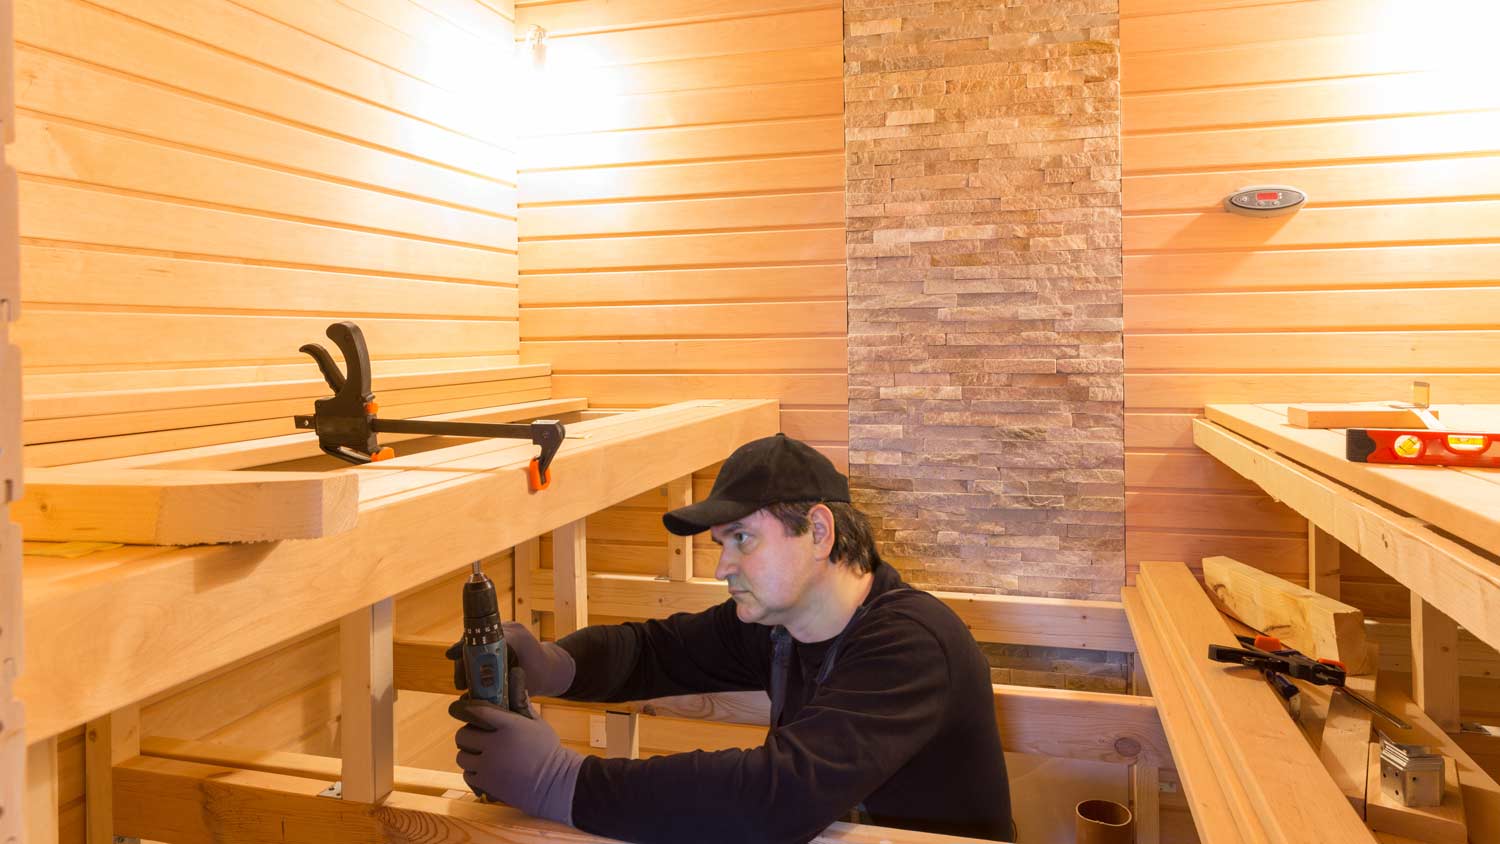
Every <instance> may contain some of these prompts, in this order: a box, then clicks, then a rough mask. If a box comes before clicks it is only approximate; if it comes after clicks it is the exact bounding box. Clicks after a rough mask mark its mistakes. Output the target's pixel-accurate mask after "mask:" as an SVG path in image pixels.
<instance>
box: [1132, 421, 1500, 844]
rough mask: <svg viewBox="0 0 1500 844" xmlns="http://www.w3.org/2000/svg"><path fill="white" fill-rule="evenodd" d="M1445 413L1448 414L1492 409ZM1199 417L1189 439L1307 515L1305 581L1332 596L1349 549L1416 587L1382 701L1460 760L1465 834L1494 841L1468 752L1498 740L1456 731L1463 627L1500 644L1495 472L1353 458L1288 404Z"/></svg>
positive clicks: (1498, 802) (1499, 504)
mask: <svg viewBox="0 0 1500 844" xmlns="http://www.w3.org/2000/svg"><path fill="white" fill-rule="evenodd" d="M1443 410H1444V418H1445V419H1450V420H1453V419H1458V418H1459V417H1460V416H1462V415H1463V414H1465V413H1468V414H1473V413H1476V412H1479V413H1486V412H1488V413H1489V414H1490V415H1491V416H1493V414H1494V412H1495V411H1496V410H1497V408H1494V407H1479V408H1476V407H1472V406H1471V407H1467V408H1463V407H1453V408H1444V409H1443ZM1206 415H1207V418H1206V419H1199V420H1195V421H1194V423H1193V440H1194V443H1195V444H1197V445H1198V446H1199V447H1200V448H1202V449H1203V450H1205V451H1207V452H1208V453H1209V454H1212V455H1213V456H1214V457H1216V458H1218V459H1219V460H1220V461H1221V462H1223V463H1224V464H1225V465H1227V466H1229V467H1230V468H1231V469H1233V470H1235V471H1236V472H1238V473H1239V474H1241V475H1243V476H1244V477H1246V478H1247V479H1249V480H1251V481H1252V482H1254V483H1255V484H1257V485H1258V486H1260V487H1261V488H1262V489H1263V490H1264V491H1265V492H1266V493H1267V494H1269V495H1270V496H1271V497H1272V498H1275V499H1277V500H1279V501H1282V502H1283V503H1285V504H1286V505H1287V506H1289V507H1291V508H1292V509H1293V510H1296V511H1297V512H1298V513H1299V514H1301V515H1302V516H1304V517H1305V518H1307V520H1308V523H1309V561H1308V562H1309V567H1308V584H1309V587H1310V588H1312V589H1314V590H1316V591H1318V592H1322V593H1324V594H1332V595H1334V596H1336V595H1337V590H1338V586H1337V584H1338V554H1339V553H1340V551H1341V547H1340V546H1347V547H1348V548H1349V549H1351V550H1353V551H1354V552H1356V553H1358V554H1360V555H1361V556H1363V557H1364V558H1366V559H1368V560H1369V561H1370V562H1371V563H1373V564H1374V565H1375V566H1376V567H1378V568H1380V569H1381V570H1382V571H1384V572H1386V573H1387V574H1389V575H1390V576H1391V577H1393V578H1394V579H1395V580H1397V581H1398V582H1400V583H1401V584H1403V585H1405V586H1406V587H1408V588H1409V589H1410V590H1411V596H1412V597H1411V624H1410V645H1409V648H1410V657H1411V664H1412V688H1413V694H1412V696H1411V698H1410V699H1408V698H1406V696H1405V695H1403V694H1402V693H1401V692H1400V691H1399V690H1398V689H1396V688H1394V683H1392V682H1382V683H1380V684H1379V685H1378V686H1377V693H1378V696H1379V700H1380V702H1381V703H1382V704H1383V705H1385V706H1386V707H1387V708H1388V709H1391V710H1393V711H1396V712H1398V713H1400V714H1402V715H1403V717H1405V718H1406V720H1408V721H1410V722H1412V723H1413V724H1414V726H1415V733H1414V735H1415V736H1416V737H1419V738H1420V740H1421V741H1422V742H1425V743H1427V744H1432V745H1438V746H1441V747H1442V748H1443V752H1444V753H1445V754H1446V755H1448V756H1450V757H1452V758H1453V759H1455V760H1456V761H1457V768H1458V772H1459V775H1460V778H1461V779H1462V781H1463V787H1462V799H1463V804H1464V809H1465V811H1466V814H1467V819H1468V834H1469V837H1470V840H1472V841H1490V840H1500V785H1497V784H1496V782H1495V780H1494V779H1493V778H1492V777H1491V776H1490V775H1489V774H1488V773H1486V771H1485V770H1484V769H1482V768H1481V767H1480V766H1479V765H1478V764H1476V763H1475V762H1474V759H1473V757H1472V756H1470V754H1469V752H1467V751H1468V750H1475V751H1476V752H1477V751H1481V750H1482V751H1484V752H1485V755H1493V753H1494V751H1495V749H1496V747H1495V745H1496V741H1495V740H1494V739H1493V737H1491V736H1487V735H1476V734H1470V733H1460V732H1458V729H1459V719H1460V712H1461V709H1460V700H1459V693H1458V690H1459V664H1458V657H1459V643H1460V637H1459V630H1458V627H1459V625H1462V626H1463V627H1464V629H1465V630H1466V631H1467V633H1468V634H1471V635H1472V636H1473V637H1475V638H1476V639H1477V640H1478V641H1480V642H1483V643H1485V644H1487V645H1489V646H1490V647H1492V648H1494V647H1500V487H1497V484H1500V476H1496V475H1495V474H1494V473H1493V472H1488V473H1487V472H1485V471H1483V470H1470V469H1457V468H1448V467H1417V468H1413V467H1405V466H1378V465H1370V464H1364V463H1353V462H1349V461H1347V460H1346V459H1345V458H1344V435H1343V432H1342V431H1338V430H1317V429H1312V430H1309V429H1304V428H1297V427H1293V426H1291V425H1289V424H1287V421H1286V416H1285V405H1274V404H1264V405H1243V404H1242V405H1210V406H1208V408H1207V413H1206ZM1133 604H1139V597H1138V596H1134V595H1132V594H1131V590H1127V593H1126V607H1127V610H1129V609H1130V608H1131V607H1132V605H1133ZM1139 614H1140V612H1139V611H1137V612H1136V613H1135V614H1133V615H1132V622H1133V623H1134V622H1135V620H1136V617H1137V616H1138V615H1139ZM1135 629H1136V631H1137V634H1138V635H1140V634H1141V628H1140V627H1139V626H1136V628H1135ZM1146 647H1147V645H1146V644H1145V642H1144V641H1143V642H1142V648H1143V650H1144V649H1145V648H1146ZM1152 683H1153V687H1155V686H1156V680H1155V678H1153V680H1152ZM1163 707H1164V710H1165V709H1166V704H1165V702H1164V703H1163ZM1164 714H1166V713H1165V712H1164ZM1168 717H1169V729H1168V732H1169V735H1170V733H1171V726H1170V724H1171V721H1170V716H1168ZM1411 740H1416V739H1411ZM1173 746H1174V750H1175V749H1177V745H1176V743H1175V742H1174V745H1173ZM1188 767H1191V763H1189V764H1188ZM1359 767H1360V768H1361V769H1362V770H1368V769H1369V768H1371V767H1375V766H1373V765H1370V764H1369V761H1368V760H1365V763H1364V764H1363V765H1361V766H1359ZM1185 778H1186V774H1185ZM1185 781H1186V780H1185ZM1377 783H1378V780H1377ZM1374 787H1377V788H1378V785H1376V786H1374Z"/></svg>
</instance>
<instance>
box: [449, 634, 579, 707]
mask: <svg viewBox="0 0 1500 844" xmlns="http://www.w3.org/2000/svg"><path fill="white" fill-rule="evenodd" d="M501 632H502V634H503V635H504V636H505V644H506V645H508V646H509V648H510V653H511V654H512V655H513V656H514V657H515V660H516V664H518V665H520V667H521V669H522V670H523V671H524V672H525V673H526V691H528V692H530V693H531V694H534V695H542V696H544V697H557V696H558V695H560V694H562V693H563V692H565V691H567V690H568V687H569V686H571V685H573V674H574V672H575V671H577V666H576V665H575V664H574V662H573V655H572V654H570V653H568V652H567V651H565V650H563V648H562V646H561V645H559V644H557V643H556V642H538V641H537V640H536V637H535V636H533V635H531V631H530V630H527V629H526V626H525V625H524V624H520V623H518V622H514V621H507V622H504V623H503V624H501ZM445 655H446V656H447V657H448V658H449V659H451V660H453V685H454V687H455V688H457V689H458V690H459V691H463V690H465V689H467V688H469V678H468V676H467V675H466V674H465V672H464V643H463V640H462V639H460V640H459V641H458V642H457V643H455V644H454V645H453V646H452V647H450V648H448V650H447V652H446V654H445Z"/></svg>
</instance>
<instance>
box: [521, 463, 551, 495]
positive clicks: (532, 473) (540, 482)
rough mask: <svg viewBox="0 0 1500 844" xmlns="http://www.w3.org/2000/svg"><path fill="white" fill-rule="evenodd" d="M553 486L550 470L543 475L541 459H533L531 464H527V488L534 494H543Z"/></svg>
mask: <svg viewBox="0 0 1500 844" xmlns="http://www.w3.org/2000/svg"><path fill="white" fill-rule="evenodd" d="M551 485H552V471H551V470H550V469H549V470H548V471H547V472H546V473H545V474H543V473H542V459H541V458H540V457H533V458H531V462H530V463H527V464H526V488H527V489H529V490H531V491H532V492H541V491H542V490H544V489H546V488H547V487H549V486H551Z"/></svg>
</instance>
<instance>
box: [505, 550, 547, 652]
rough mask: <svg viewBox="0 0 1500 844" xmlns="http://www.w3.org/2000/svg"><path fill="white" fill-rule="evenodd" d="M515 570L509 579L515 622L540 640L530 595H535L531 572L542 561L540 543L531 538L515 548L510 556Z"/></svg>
mask: <svg viewBox="0 0 1500 844" xmlns="http://www.w3.org/2000/svg"><path fill="white" fill-rule="evenodd" d="M512 556H513V557H514V558H515V559H514V565H515V570H514V572H513V577H512V578H511V584H512V585H511V588H512V589H513V590H515V615H514V616H512V617H513V618H514V619H515V620H516V621H519V622H520V623H522V624H524V625H526V629H528V630H530V631H531V635H533V636H535V637H537V638H539V639H540V638H541V636H542V631H541V627H540V625H538V624H537V613H536V610H535V609H533V607H534V604H533V603H532V602H533V600H534V599H533V597H532V595H533V594H535V593H534V592H533V591H532V587H531V578H532V576H533V575H532V572H534V571H536V569H537V564H538V563H539V562H541V559H542V541H541V539H539V538H536V537H533V538H531V539H528V540H526V541H525V542H522V543H520V544H518V545H516V547H515V551H514V553H513V554H512Z"/></svg>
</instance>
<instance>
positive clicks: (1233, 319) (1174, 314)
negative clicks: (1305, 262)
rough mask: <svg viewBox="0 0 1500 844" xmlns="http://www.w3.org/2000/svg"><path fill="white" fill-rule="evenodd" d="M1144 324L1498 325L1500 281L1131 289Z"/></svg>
mask: <svg viewBox="0 0 1500 844" xmlns="http://www.w3.org/2000/svg"><path fill="white" fill-rule="evenodd" d="M1125 319H1126V321H1128V322H1129V323H1130V324H1131V325H1133V326H1135V327H1136V328H1137V329H1139V330H1140V331H1143V332H1145V331H1172V330H1177V329H1180V328H1182V327H1183V326H1191V327H1192V328H1193V330H1194V331H1200V332H1211V331H1216V330H1218V331H1225V330H1230V331H1340V332H1343V331H1381V330H1392V329H1402V328H1414V329H1429V330H1443V329H1446V330H1450V331H1451V330H1462V329H1475V330H1478V329H1483V328H1488V327H1490V326H1493V325H1500V287H1448V288H1419V289H1416V290H1400V289H1396V290H1330V291H1311V290H1308V291H1293V292H1284V293H1282V292H1275V293H1272V292H1266V293H1186V294H1160V295H1147V294H1140V295H1127V296H1126V297H1125Z"/></svg>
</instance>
